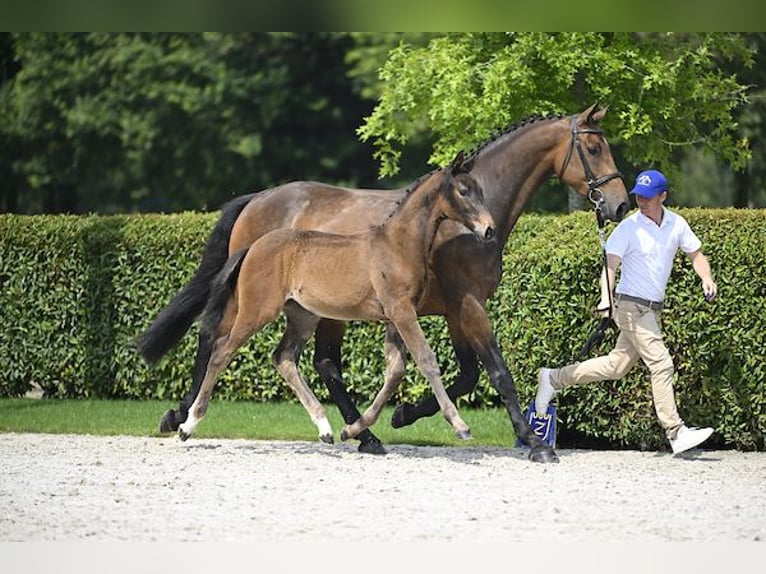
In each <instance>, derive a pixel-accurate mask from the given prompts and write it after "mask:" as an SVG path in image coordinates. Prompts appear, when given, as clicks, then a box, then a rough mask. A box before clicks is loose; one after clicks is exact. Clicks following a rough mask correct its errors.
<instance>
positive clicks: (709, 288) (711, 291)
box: [702, 279, 718, 302]
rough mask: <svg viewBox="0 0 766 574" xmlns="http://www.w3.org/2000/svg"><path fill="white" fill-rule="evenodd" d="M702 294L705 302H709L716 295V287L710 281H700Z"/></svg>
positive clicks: (713, 282)
mask: <svg viewBox="0 0 766 574" xmlns="http://www.w3.org/2000/svg"><path fill="white" fill-rule="evenodd" d="M702 292H703V293H704V294H705V301H707V302H710V301H712V300H713V299H715V296H716V295H718V286H717V285H716V284H715V281H713V280H712V279H709V280H705V281H702Z"/></svg>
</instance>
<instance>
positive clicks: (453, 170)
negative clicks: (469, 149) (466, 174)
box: [449, 150, 465, 175]
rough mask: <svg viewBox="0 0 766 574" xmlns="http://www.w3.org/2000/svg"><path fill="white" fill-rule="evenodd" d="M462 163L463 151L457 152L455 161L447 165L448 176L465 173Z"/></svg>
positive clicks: (463, 159)
mask: <svg viewBox="0 0 766 574" xmlns="http://www.w3.org/2000/svg"><path fill="white" fill-rule="evenodd" d="M464 161H465V152H464V151H463V150H460V151H459V152H457V155H456V156H455V159H453V160H452V163H451V164H449V169H450V174H452V175H457V174H458V173H460V172H461V171H465V168H463V162H464Z"/></svg>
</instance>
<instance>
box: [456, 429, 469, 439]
mask: <svg viewBox="0 0 766 574" xmlns="http://www.w3.org/2000/svg"><path fill="white" fill-rule="evenodd" d="M455 436H456V437H457V438H459V439H460V440H473V436H471V431H469V430H464V431H455Z"/></svg>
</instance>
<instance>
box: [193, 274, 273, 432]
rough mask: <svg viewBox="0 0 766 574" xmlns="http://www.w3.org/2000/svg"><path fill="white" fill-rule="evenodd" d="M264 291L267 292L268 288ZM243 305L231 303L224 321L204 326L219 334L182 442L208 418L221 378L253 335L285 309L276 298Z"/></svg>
mask: <svg viewBox="0 0 766 574" xmlns="http://www.w3.org/2000/svg"><path fill="white" fill-rule="evenodd" d="M263 291H264V292H268V289H264V290H263ZM242 302H243V301H242V300H241V298H240V300H239V301H234V300H230V301H229V303H228V304H227V307H226V312H225V314H224V316H223V318H222V319H221V320H220V321H219V322H218V324H217V325H211V326H208V327H204V326H203V328H205V329H210V332H212V333H216V334H217V335H216V338H215V342H214V343H213V348H212V351H211V353H210V359H209V361H208V363H207V366H206V367H205V375H204V378H203V379H202V382H201V383H200V385H199V392H198V393H197V396H196V398H195V399H194V402H193V403H192V404H191V406H190V407H189V412H188V414H187V416H186V420H185V421H184V422H183V423H182V424H181V425H180V426H179V427H178V435H179V436H180V437H181V440H186V439H188V438H189V437H190V436H191V435H192V433H193V432H194V430H195V429H196V428H197V425H198V424H199V423H200V421H201V420H202V418H203V417H204V416H205V413H206V412H207V406H208V403H209V402H210V397H211V396H212V394H213V389H214V388H215V383H216V381H217V379H218V375H219V374H220V373H221V371H222V370H223V369H225V368H226V367H227V366H228V364H229V363H230V362H231V359H232V358H233V357H234V354H235V353H236V352H237V350H238V349H239V348H240V347H241V346H242V345H243V344H244V343H245V341H247V340H248V339H249V338H250V336H251V335H252V334H253V333H255V332H256V331H260V330H261V329H262V328H263V327H264V326H265V325H266V324H268V323H269V322H271V321H272V320H274V319H275V318H276V317H277V316H278V315H279V312H280V311H281V309H282V305H281V302H280V301H279V300H278V299H277V298H274V297H272V298H271V301H264V300H262V298H260V297H253V298H252V299H250V300H245V301H244V302H245V303H246V304H247V305H248V306H247V307H243V305H242V304H241V303H242Z"/></svg>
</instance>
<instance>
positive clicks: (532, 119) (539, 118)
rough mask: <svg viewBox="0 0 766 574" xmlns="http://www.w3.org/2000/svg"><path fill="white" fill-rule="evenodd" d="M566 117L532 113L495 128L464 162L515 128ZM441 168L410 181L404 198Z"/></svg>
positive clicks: (475, 156)
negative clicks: (503, 126) (502, 126)
mask: <svg viewBox="0 0 766 574" xmlns="http://www.w3.org/2000/svg"><path fill="white" fill-rule="evenodd" d="M565 117H567V116H566V114H546V115H541V114H534V115H531V116H528V117H526V118H524V119H522V120H519V121H517V122H515V123H513V124H511V125H509V126H507V127H505V128H497V129H496V130H495V131H494V132H493V133H491V134H490V135H489V136H488V137H487V138H486V139H485V140H484V141H482V142H481V143H480V144H479V145H478V146H476V147H474V148H471V149H470V150H469V151H468V153H467V155H466V160H465V161H466V162H468V161H470V160H473V159H476V158H477V157H478V156H479V154H481V153H482V152H483V151H484V150H486V149H487V148H488V147H490V146H492V145H493V144H495V143H496V142H498V141H499V140H500V139H502V138H504V137H505V136H508V135H510V134H511V133H513V132H515V131H516V130H519V129H521V128H525V127H527V126H530V125H532V124H536V123H539V122H544V121H549V120H550V121H557V120H560V119H563V118H565ZM442 169H445V166H442V167H437V168H435V169H432V170H431V171H429V172H427V173H425V174H423V175H421V176H419V177H418V178H417V179H415V180H414V181H412V182H411V183H410V184H409V185H408V186H407V188H406V189H405V190H404V196H405V197H404V199H406V198H407V196H409V195H410V194H411V193H412V192H413V191H414V190H415V189H417V188H418V186H420V184H421V183H423V181H425V180H426V179H428V178H429V177H431V176H432V175H433V174H434V172H437V171H440V170H442ZM404 199H402V200H400V201H397V202H396V206H395V207H394V210H393V211H392V212H391V213H390V214H389V215H388V217H387V218H386V220H388V219H390V218H391V216H392V215H393V214H394V213H395V212H396V210H397V209H398V208H399V205H400V204H401V203H402V201H404Z"/></svg>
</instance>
